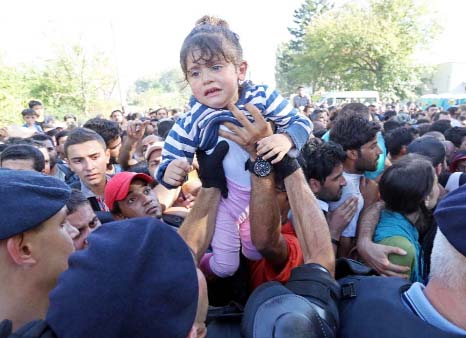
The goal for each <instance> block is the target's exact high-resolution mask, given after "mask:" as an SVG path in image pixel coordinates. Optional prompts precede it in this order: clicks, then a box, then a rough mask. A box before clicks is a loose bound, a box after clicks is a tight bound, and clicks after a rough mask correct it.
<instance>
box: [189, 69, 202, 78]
mask: <svg viewBox="0 0 466 338" xmlns="http://www.w3.org/2000/svg"><path fill="white" fill-rule="evenodd" d="M200 74H201V72H200V71H198V70H192V71H191V72H190V76H191V77H198V76H199V75H200Z"/></svg>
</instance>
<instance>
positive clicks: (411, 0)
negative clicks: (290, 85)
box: [277, 0, 438, 99]
mask: <svg viewBox="0 0 466 338" xmlns="http://www.w3.org/2000/svg"><path fill="white" fill-rule="evenodd" d="M437 31H438V26H437V25H436V24H435V23H434V22H433V21H431V20H428V15H427V10H426V7H425V6H423V5H422V4H420V2H419V1H416V0H372V1H369V3H368V5H367V6H362V5H354V4H351V5H347V6H344V7H341V8H338V9H333V10H331V11H328V12H327V13H326V15H325V16H323V15H321V16H319V17H318V18H316V19H315V20H314V21H313V22H312V23H311V24H310V25H309V27H308V30H307V32H306V34H305V36H304V37H303V50H302V52H301V53H299V54H295V55H294V56H293V62H292V67H290V71H289V72H288V73H289V74H290V75H291V76H292V77H293V79H294V80H295V81H297V82H300V83H309V84H311V85H312V86H313V87H314V88H316V89H325V90H378V91H380V92H382V93H383V94H384V96H385V97H387V98H390V99H404V98H410V97H413V96H414V95H415V93H416V91H417V90H418V89H419V88H420V87H422V86H423V83H422V81H423V80H425V74H426V68H425V67H421V66H419V65H417V64H416V63H415V62H414V60H413V55H414V53H415V52H416V50H418V49H419V48H422V47H424V46H425V45H426V44H427V43H428V42H429V41H430V40H431V39H432V37H433V36H434V34H435V33H436V32H437ZM423 76H424V78H423ZM277 77H279V76H277Z"/></svg>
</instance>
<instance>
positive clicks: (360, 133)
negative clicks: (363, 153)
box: [330, 116, 380, 151]
mask: <svg viewBox="0 0 466 338" xmlns="http://www.w3.org/2000/svg"><path fill="white" fill-rule="evenodd" d="M379 130H380V126H379V125H378V124H377V123H375V122H371V121H369V120H367V119H365V118H363V117H361V116H348V117H345V118H342V119H338V120H337V121H336V122H335V125H334V126H333V128H332V129H330V140H331V141H333V142H335V143H338V144H340V145H341V146H342V147H343V150H345V151H346V150H349V149H359V148H361V146H363V145H364V144H366V143H367V142H370V141H371V140H372V139H373V138H374V137H375V136H376V135H377V132H378V131H379Z"/></svg>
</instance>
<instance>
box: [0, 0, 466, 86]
mask: <svg viewBox="0 0 466 338" xmlns="http://www.w3.org/2000/svg"><path fill="white" fill-rule="evenodd" d="M340 1H345V0H340ZM346 1H348V0H346ZM358 1H362V0H358ZM301 3H302V0H275V1H270V0H234V1H223V0H197V1H194V0H166V1H160V0H131V1H128V0H126V1H108V0H93V1H90V0H80V1H76V0H41V1H36V0H27V1H26V0H23V1H22V0H16V1H13V0H4V1H2V9H1V11H0V53H1V55H2V56H3V59H4V60H5V61H6V62H7V63H8V64H18V63H22V62H24V63H29V64H30V63H33V64H40V63H41V62H42V61H43V60H44V59H46V58H47V57H51V56H53V48H51V46H53V45H54V44H56V43H57V42H63V43H65V44H68V43H72V42H74V41H80V42H81V43H82V44H83V45H84V46H87V47H89V48H91V49H92V48H95V49H99V50H103V51H105V52H107V53H108V54H109V55H110V56H111V61H112V63H113V64H114V65H117V67H115V68H116V69H118V73H119V76H120V79H121V83H122V87H128V86H129V85H130V84H131V83H132V82H133V81H134V80H135V79H137V78H139V77H142V76H151V75H153V74H155V73H156V72H160V71H163V70H165V69H170V68H174V67H179V61H178V60H179V59H178V58H179V51H180V47H181V44H182V42H183V39H184V37H185V36H186V35H187V34H188V33H189V31H190V30H191V29H192V27H193V26H194V22H195V21H196V20H197V19H198V18H200V17H201V16H202V15H204V14H211V15H216V16H219V17H222V18H224V19H226V20H227V21H228V22H229V24H230V27H231V29H232V30H233V31H235V32H236V33H238V34H239V35H240V41H241V44H242V46H243V50H244V57H245V59H246V60H247V61H248V63H249V77H250V78H251V79H252V80H253V81H254V82H256V83H267V84H272V85H273V84H274V69H275V53H276V49H277V46H278V45H279V44H280V43H282V42H283V41H286V40H287V39H289V38H290V35H289V33H288V31H287V27H288V26H290V25H291V24H292V19H293V11H294V10H295V9H296V8H298V7H299V6H300V4H301ZM429 4H430V6H431V7H432V11H435V12H436V13H437V14H436V17H437V19H438V20H439V21H440V23H441V24H442V25H443V26H444V30H443V33H442V34H441V35H440V36H439V38H438V39H437V40H436V41H434V43H433V45H432V48H431V49H430V50H426V51H425V53H421V54H419V59H420V61H421V62H427V63H441V62H449V61H463V62H466V44H464V43H463V35H464V28H463V27H462V26H463V24H462V21H463V18H462V16H464V13H466V0H431V1H429ZM408 43H409V42H408Z"/></svg>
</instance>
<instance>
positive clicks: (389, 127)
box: [383, 120, 401, 133]
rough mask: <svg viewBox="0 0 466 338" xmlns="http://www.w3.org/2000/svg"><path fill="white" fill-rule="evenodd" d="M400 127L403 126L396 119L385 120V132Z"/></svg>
mask: <svg viewBox="0 0 466 338" xmlns="http://www.w3.org/2000/svg"><path fill="white" fill-rule="evenodd" d="M400 127H401V123H400V122H398V121H395V120H388V121H385V122H384V124H383V130H384V131H385V133H388V132H390V131H392V130H394V129H397V128H400Z"/></svg>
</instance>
